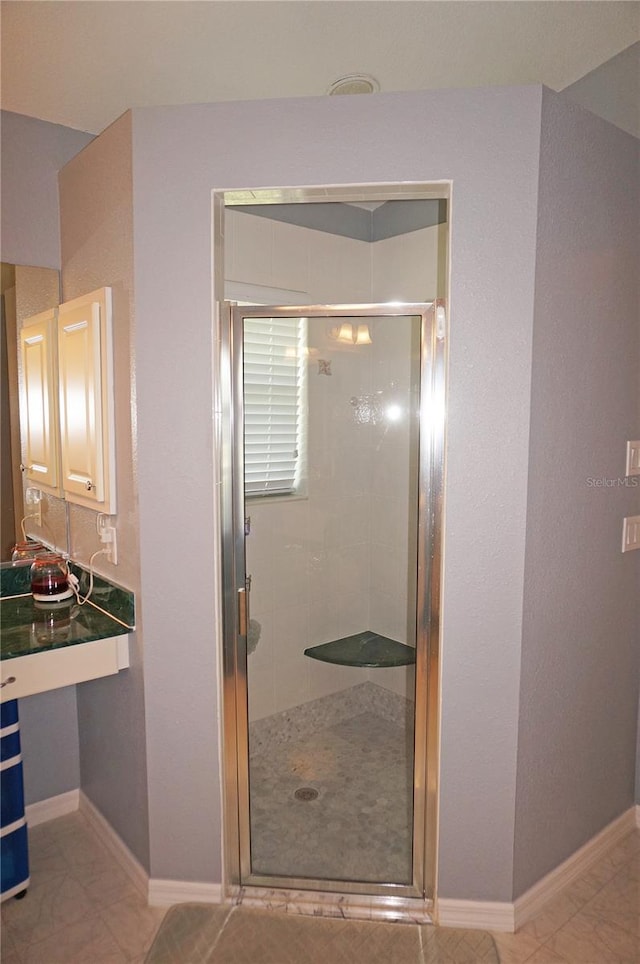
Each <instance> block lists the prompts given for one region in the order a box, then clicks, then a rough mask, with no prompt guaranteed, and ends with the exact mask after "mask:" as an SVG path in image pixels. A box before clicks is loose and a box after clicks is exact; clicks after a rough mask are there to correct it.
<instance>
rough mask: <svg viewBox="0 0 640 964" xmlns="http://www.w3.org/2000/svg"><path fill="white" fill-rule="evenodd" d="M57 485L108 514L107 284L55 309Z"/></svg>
mask: <svg viewBox="0 0 640 964" xmlns="http://www.w3.org/2000/svg"><path fill="white" fill-rule="evenodd" d="M58 385H59V409H60V454H61V485H62V489H63V492H64V498H65V499H67V501H69V502H75V503H78V504H79V505H84V506H87V507H88V508H93V509H96V510H97V511H99V512H105V513H107V514H108V515H114V514H115V512H116V491H115V456H114V453H115V445H114V442H115V439H114V414H113V413H114V404H113V403H114V398H113V356H112V333H111V289H110V288H100V289H98V290H97V291H93V292H91V293H90V294H88V295H83V296H82V297H81V298H75V299H74V300H73V301H68V302H65V303H64V304H62V305H60V307H59V309H58Z"/></svg>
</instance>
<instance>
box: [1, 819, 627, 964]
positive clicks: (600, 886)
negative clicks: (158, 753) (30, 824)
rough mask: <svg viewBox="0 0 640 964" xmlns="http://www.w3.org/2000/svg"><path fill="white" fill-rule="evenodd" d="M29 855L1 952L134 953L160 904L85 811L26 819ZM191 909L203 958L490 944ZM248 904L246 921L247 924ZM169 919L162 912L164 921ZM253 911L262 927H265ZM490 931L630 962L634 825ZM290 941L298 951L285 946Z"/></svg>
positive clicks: (69, 961)
mask: <svg viewBox="0 0 640 964" xmlns="http://www.w3.org/2000/svg"><path fill="white" fill-rule="evenodd" d="M30 857H31V871H32V874H31V880H32V883H31V888H30V891H29V894H28V895H27V897H26V898H25V899H24V900H22V901H16V900H9V901H6V902H5V903H4V904H3V905H2V925H3V926H2V964H142V962H143V961H144V960H145V957H146V954H147V951H148V949H149V948H150V946H151V944H152V941H153V939H154V936H155V935H156V932H157V931H158V928H159V926H160V924H161V922H162V919H163V917H164V910H163V909H158V908H149V907H147V906H146V903H145V900H144V898H143V897H142V896H141V895H140V894H139V892H138V891H137V890H136V888H135V887H134V886H133V885H132V884H131V882H130V881H129V879H128V877H126V875H125V874H124V873H123V872H122V871H121V869H120V867H119V865H118V864H117V863H116V862H115V861H114V860H113V858H112V857H111V856H110V854H109V853H108V852H107V851H106V850H105V848H104V847H103V845H102V843H101V841H100V840H99V839H98V837H97V836H96V835H95V833H94V831H93V830H92V828H91V827H90V825H89V824H88V823H87V822H86V820H85V818H84V816H83V815H82V813H74V814H69V815H68V816H66V817H61V818H60V819H58V820H54V821H51V822H50V823H47V824H42V825H41V826H39V827H34V828H33V829H32V830H31V852H30ZM192 906H193V905H192ZM194 913H195V914H196V917H198V915H199V917H198V921H199V923H200V924H203V923H204V922H205V921H206V922H207V924H208V927H209V930H208V931H207V929H206V927H205V928H204V938H205V939H209V937H210V936H211V928H214V930H215V928H216V927H217V931H216V933H215V935H214V936H216V935H217V934H218V932H219V931H220V928H221V924H222V923H225V922H226V926H225V930H226V932H227V934H226V938H225V941H228V942H230V943H229V945H228V947H230V948H231V950H229V956H226V957H220V956H218V958H212V957H209V962H210V964H316V962H319V964H341V961H345V962H346V961H348V962H349V964H360V961H362V960H366V964H414V962H416V964H417V962H420V961H424V962H425V964H479V962H484V961H491V960H495V958H492V957H491V956H487V955H490V954H491V953H492V950H491V945H489V944H488V943H487V942H486V937H485V935H478V934H477V933H476V932H469V931H467V932H448V931H447V930H445V929H443V930H442V931H439V932H436V930H435V929H433V928H429V929H426V928H423V929H422V938H421V939H422V948H421V951H420V952H421V953H422V955H423V956H422V958H420V957H416V956H415V953H414V952H415V951H416V946H417V947H418V950H420V947H419V945H416V944H415V942H414V941H413V939H412V938H411V937H410V936H407V935H409V934H411V932H412V930H413V928H411V927H410V926H409V925H405V924H402V925H401V924H392V925H377V924H373V925H371V924H356V929H351V932H349V931H348V929H347V926H346V925H349V924H352V923H355V922H351V921H331V920H326V919H324V920H323V919H319V918H299V917H294V916H290V917H286V916H284V915H275V914H269V913H265V912H261V911H249V910H248V909H244V908H237V909H235V910H234V911H233V912H231V913H230V912H229V909H228V908H226V907H220V908H211V907H206V906H203V905H200V906H199V907H197V908H196V910H195V912H194ZM249 915H250V916H251V920H252V926H251V927H248V926H246V925H247V922H248V921H249V919H250V917H249ZM170 920H171V918H170V917H169V916H168V917H167V922H168V924H169V923H170ZM300 921H302V922H303V923H302V924H301V923H300ZM256 922H257V923H256ZM261 923H264V926H265V928H267V930H266V931H264V932H262V931H261V929H260V925H261ZM231 925H233V927H232V926H231ZM241 925H242V926H241ZM327 925H329V928H327ZM363 928H364V930H362V929H363ZM380 928H382V929H380ZM356 930H359V931H360V935H362V937H361V940H360V944H361V947H362V948H364V950H363V951H362V953H365V954H368V957H365V958H362V956H358V953H359V948H358V941H357V940H356V938H357V937H358V935H357V934H356ZM165 935H166V931H165ZM207 935H208V937H207ZM274 935H275V936H276V937H277V941H278V943H277V944H276V945H275V946H276V948H277V949H278V952H279V949H280V948H282V949H283V952H282V954H280V956H276V957H275V958H274V957H273V956H271V957H268V956H266V950H265V948H268V946H269V941H271V942H272V948H273V946H274V945H273V938H274ZM289 935H291V937H289ZM352 935H354V936H352ZM440 935H442V939H440ZM223 936H224V935H223ZM374 936H375V938H376V940H375V941H374V940H373V938H374ZM492 936H493V939H494V941H495V945H496V946H497V949H498V953H499V956H500V961H501V962H502V964H524V962H527V964H638V962H639V961H640V831H638V830H635V831H633V832H632V833H630V834H629V835H628V836H627V837H626V838H625V839H624V840H623V841H621V842H620V843H619V844H618V845H617V846H616V847H615V848H614V849H613V850H612V851H611V852H610V853H609V854H608V855H607V856H606V857H605V858H603V859H602V860H600V861H599V862H598V863H596V864H594V865H593V866H592V867H591V868H590V869H589V871H588V872H587V873H585V874H583V876H582V877H580V878H578V879H577V880H576V881H575V882H574V883H573V884H572V885H571V886H570V887H569V888H567V890H565V892H564V893H563V894H562V895H561V896H560V897H558V898H556V899H555V900H553V901H551V902H550V903H549V904H547V906H546V907H544V908H543V910H542V911H541V913H540V914H539V915H538V916H537V917H536V918H535V919H534V920H532V921H530V922H529V923H528V924H526V925H525V926H524V927H523V928H522V929H521V930H520V931H519V932H518V933H517V934H493V935H492ZM202 937H203V930H202V928H198V927H195V928H190V930H189V933H187V934H186V935H185V940H191V941H197V940H199V939H200V938H202ZM378 938H379V940H378ZM447 938H449V939H447ZM161 939H162V935H159V943H158V944H156V946H155V947H154V948H153V951H152V952H151V954H150V957H149V964H164V960H163V958H162V957H161V956H160V957H158V956H157V954H160V953H164V952H165V951H166V947H165V949H164V950H163V946H162V944H161V943H160V941H161ZM216 939H217V936H216ZM245 939H246V943H244V944H243V941H245ZM354 941H355V943H354ZM296 942H297V943H296ZM209 947H211V944H209ZM226 947H227V945H225V944H218V950H219V952H220V953H222V951H223V950H225V954H226ZM258 948H259V949H258ZM288 948H289V949H291V950H292V952H294V951H295V953H296V954H297V956H296V957H291V956H290V955H289V956H287V953H288V952H287V949H288ZM296 948H298V949H297V950H296ZM174 949H175V946H174ZM347 949H348V956H345V953H343V952H345V951H346V950H347ZM405 952H406V953H405ZM190 953H191V952H187V956H185V957H184V958H183V959H179V958H177V959H175V958H174V960H179V964H196V962H199V961H206V960H207V958H206V957H202V955H201V956H200V957H197V956H193V957H192V956H190ZM231 953H233V954H235V957H234V956H230V955H231ZM270 953H271V952H270ZM194 954H195V952H194ZM322 954H324V955H325V956H324V957H322V956H318V955H322ZM380 954H383V956H382V957H380ZM407 954H408V955H413V956H407ZM154 955H156V956H154ZM327 955H329V956H327ZM341 955H342V956H341ZM385 955H386V956H385ZM169 960H171V958H169Z"/></svg>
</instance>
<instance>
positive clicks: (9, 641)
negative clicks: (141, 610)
mask: <svg viewBox="0 0 640 964" xmlns="http://www.w3.org/2000/svg"><path fill="white" fill-rule="evenodd" d="M73 569H74V571H75V572H76V574H77V575H78V577H79V579H80V592H81V594H82V595H83V596H84V595H85V594H86V592H87V590H88V574H87V573H86V571H84V570H82V569H81V568H80V567H78V566H73ZM28 585H29V567H25V566H6V567H5V566H3V567H2V571H1V572H0V648H1V656H2V659H3V660H6V659H13V658H15V657H17V656H29V655H31V654H33V653H42V652H45V651H46V650H51V649H60V648H62V647H64V646H75V645H78V644H79V643H90V642H93V641H94V640H96V639H109V638H110V637H113V636H122V635H125V634H126V633H129V632H131V630H132V629H133V628H134V625H135V622H134V600H133V594H132V593H130V592H128V590H125V589H121V588H120V587H119V586H114V585H113V584H111V583H109V582H108V581H107V580H105V579H102V578H101V577H99V576H96V577H95V579H94V588H93V592H92V594H91V599H90V600H89V602H87V603H85V604H84V605H83V606H79V605H78V604H77V602H76V600H75V599H74V598H72V599H69V600H66V601H65V602H61V603H53V604H52V603H38V602H35V600H34V599H33V596H32V595H31V593H30V592H28V591H26V592H25V590H28ZM94 603H95V605H94Z"/></svg>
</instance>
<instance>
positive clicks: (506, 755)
mask: <svg viewBox="0 0 640 964" xmlns="http://www.w3.org/2000/svg"><path fill="white" fill-rule="evenodd" d="M541 96H542V95H541V89H540V88H537V87H531V88H517V89H511V88H493V89H490V90H464V91H438V92H426V93H411V94H398V95H394V94H389V95H377V96H376V97H371V98H369V97H343V98H317V99H296V100H287V101H271V102H269V101H262V102H259V103H236V104H215V105H207V106H195V107H184V108H183V107H180V108H159V109H143V110H136V111H134V125H133V134H134V230H135V252H136V256H135V288H136V340H135V351H136V356H137V393H138V394H137V417H138V443H139V444H138V458H139V462H138V465H139V496H140V537H141V563H142V585H141V596H140V600H141V606H142V612H143V621H144V649H145V692H146V712H147V745H148V767H149V803H150V831H151V871H152V875H153V876H155V877H167V878H178V879H198V880H203V881H216V880H220V874H221V861H220V842H219V841H220V822H221V817H220V786H219V762H218V740H219V736H218V725H217V720H218V714H219V707H218V706H217V692H218V690H217V673H218V666H219V659H220V652H219V651H220V639H219V638H218V636H217V622H216V612H215V605H214V603H215V598H214V594H215V586H216V579H217V572H216V547H217V545H218V541H217V539H218V530H217V529H216V527H215V526H214V504H213V499H212V492H213V488H214V478H215V469H216V467H215V466H214V464H213V458H212V440H213V435H212V430H213V427H212V418H211V412H212V367H211V357H212V349H213V343H212V340H213V331H212V324H211V261H212V249H211V190H212V188H231V187H238V188H239V187H250V186H256V187H262V186H277V185H282V186H288V185H304V184H349V183H367V182H378V181H384V182H398V181H431V180H439V179H449V178H451V179H453V185H454V186H453V198H454V200H453V208H452V232H451V233H452V246H451V251H452V315H451V332H452V334H451V346H450V350H451V367H450V404H449V412H448V418H449V444H448V470H447V493H446V500H447V507H446V545H447V551H446V571H445V589H444V656H443V717H442V773H441V781H442V809H441V830H440V864H441V873H440V892H441V894H442V895H443V896H455V897H460V898H465V897H466V898H478V899H485V900H509V899H510V898H511V894H512V868H513V834H514V810H515V789H516V751H517V720H518V688H519V678H520V638H521V630H522V606H523V576H524V536H525V523H526V490H527V460H528V455H527V453H528V425H529V390H530V375H531V338H532V327H533V290H534V266H535V232H536V206H537V187H538V157H539V135H540V110H541ZM319 132H321V135H322V136H321V137H319V136H318V135H319ZM256 144H259V145H260V150H259V151H256V150H255V145H256ZM470 467H473V468H470ZM185 546H188V547H189V559H190V560H192V561H193V560H196V561H197V564H196V566H195V568H196V569H197V579H195V578H191V579H182V580H181V581H180V583H179V587H178V591H177V592H176V594H173V593H170V592H167V565H168V560H169V561H172V563H173V564H175V565H180V560H183V559H184V557H185ZM185 614H188V617H187V618H185Z"/></svg>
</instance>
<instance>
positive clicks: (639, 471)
mask: <svg viewBox="0 0 640 964" xmlns="http://www.w3.org/2000/svg"><path fill="white" fill-rule="evenodd" d="M624 474H625V475H640V439H637V440H636V441H635V442H627V466H626V469H625V473H624Z"/></svg>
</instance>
